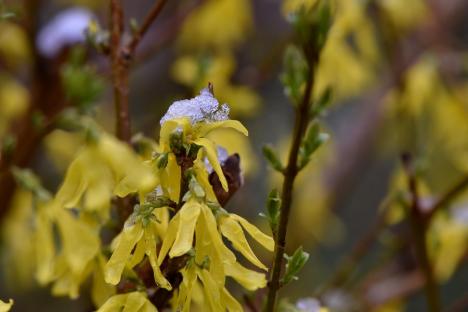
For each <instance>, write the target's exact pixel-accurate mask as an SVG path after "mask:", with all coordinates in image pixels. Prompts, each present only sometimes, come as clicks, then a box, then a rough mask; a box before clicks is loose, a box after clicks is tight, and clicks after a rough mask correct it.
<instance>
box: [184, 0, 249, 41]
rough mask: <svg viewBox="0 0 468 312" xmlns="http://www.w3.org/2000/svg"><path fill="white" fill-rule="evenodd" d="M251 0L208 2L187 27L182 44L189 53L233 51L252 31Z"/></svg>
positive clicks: (197, 11)
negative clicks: (212, 50) (198, 50)
mask: <svg viewBox="0 0 468 312" xmlns="http://www.w3.org/2000/svg"><path fill="white" fill-rule="evenodd" d="M251 15H252V12H251V4H250V1H248V0H208V1H205V2H204V3H203V5H202V6H200V8H198V9H197V10H196V11H195V12H194V13H192V14H191V15H190V16H189V17H188V18H187V20H186V21H185V23H184V26H183V28H182V31H181V35H180V37H179V43H180V45H181V46H182V47H183V48H187V49H210V48H214V49H221V50H223V49H230V48H232V47H233V46H235V45H237V44H238V43H239V42H241V41H242V40H243V39H244V37H245V35H246V33H247V32H248V31H249V30H250V29H251V28H252V16H251Z"/></svg>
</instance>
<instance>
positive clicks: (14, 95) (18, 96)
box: [0, 28, 29, 138]
mask: <svg viewBox="0 0 468 312" xmlns="http://www.w3.org/2000/svg"><path fill="white" fill-rule="evenodd" d="M0 29H1V28H0ZM0 38H1V35H0ZM2 46H3V44H2ZM1 78H3V77H1ZM0 103H2V105H0V138H2V137H3V135H4V134H5V132H6V131H7V130H8V127H9V126H10V123H11V122H12V121H14V120H15V118H18V117H20V116H21V115H23V114H24V113H25V112H26V110H27V108H28V103H29V94H28V91H27V89H26V88H25V87H24V86H22V85H21V84H19V83H17V82H15V81H13V80H11V79H0Z"/></svg>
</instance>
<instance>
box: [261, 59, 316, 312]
mask: <svg viewBox="0 0 468 312" xmlns="http://www.w3.org/2000/svg"><path fill="white" fill-rule="evenodd" d="M310 57H311V59H310V62H309V73H308V77H307V84H306V89H305V92H304V97H303V99H302V102H301V103H300V104H299V105H298V106H297V107H296V114H295V121H294V132H293V141H292V145H291V149H290V151H289V158H288V164H287V167H286V168H285V171H284V181H283V187H282V195H281V210H280V220H279V226H278V231H277V236H276V242H275V243H276V244H275V252H274V259H273V266H272V271H271V275H270V281H269V283H268V296H267V302H266V306H265V311H267V312H273V311H274V309H275V306H276V300H277V295H278V291H279V289H280V277H281V271H282V266H283V257H284V252H285V249H286V234H287V229H288V221H289V215H290V211H291V203H292V196H293V188H294V180H295V179H296V176H297V174H298V172H299V169H298V166H297V161H298V155H299V148H300V146H301V141H302V138H303V137H304V134H305V131H306V129H307V125H308V124H309V116H310V114H309V112H310V108H311V105H310V102H311V97H312V90H313V87H314V77H315V75H314V74H315V70H314V69H315V65H316V64H317V62H318V55H313V56H310Z"/></svg>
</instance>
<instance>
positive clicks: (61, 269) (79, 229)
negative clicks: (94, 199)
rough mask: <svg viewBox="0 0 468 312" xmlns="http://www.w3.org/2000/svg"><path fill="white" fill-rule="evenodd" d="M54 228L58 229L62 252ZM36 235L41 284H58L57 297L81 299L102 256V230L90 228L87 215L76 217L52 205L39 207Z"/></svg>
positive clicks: (38, 270) (55, 288)
mask: <svg viewBox="0 0 468 312" xmlns="http://www.w3.org/2000/svg"><path fill="white" fill-rule="evenodd" d="M54 225H56V226H57V228H58V233H59V239H60V249H59V250H56V246H55V238H54V233H53V227H54ZM35 232H36V233H35V244H36V253H37V256H36V259H37V273H36V277H37V279H38V281H39V283H41V284H47V283H50V282H54V285H53V286H52V293H53V294H54V295H57V296H63V295H68V296H69V297H71V298H77V297H78V295H79V288H80V285H81V284H82V283H83V282H84V281H85V280H86V278H87V277H88V276H89V274H90V273H91V272H93V270H94V268H95V259H96V257H98V256H99V254H100V247H101V243H100V238H99V228H97V227H95V226H94V225H91V224H89V223H88V222H87V221H86V220H85V219H84V218H83V215H81V216H79V217H76V216H74V215H73V213H71V212H70V211H67V210H64V209H62V208H60V207H58V206H56V205H54V204H53V203H51V202H49V203H45V204H43V205H40V206H39V207H38V211H37V216H36V224H35Z"/></svg>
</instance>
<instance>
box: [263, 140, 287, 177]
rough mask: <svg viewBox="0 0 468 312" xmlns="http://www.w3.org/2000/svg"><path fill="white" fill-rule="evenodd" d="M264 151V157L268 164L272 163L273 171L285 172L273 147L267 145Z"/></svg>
mask: <svg viewBox="0 0 468 312" xmlns="http://www.w3.org/2000/svg"><path fill="white" fill-rule="evenodd" d="M262 151H263V156H265V158H266V160H268V162H269V163H270V165H271V167H272V168H273V169H275V170H276V171H279V172H283V171H284V167H283V165H282V164H281V161H280V160H279V158H278V156H277V155H276V154H275V152H274V151H273V148H272V147H271V146H268V145H265V146H264V147H263V149H262Z"/></svg>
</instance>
